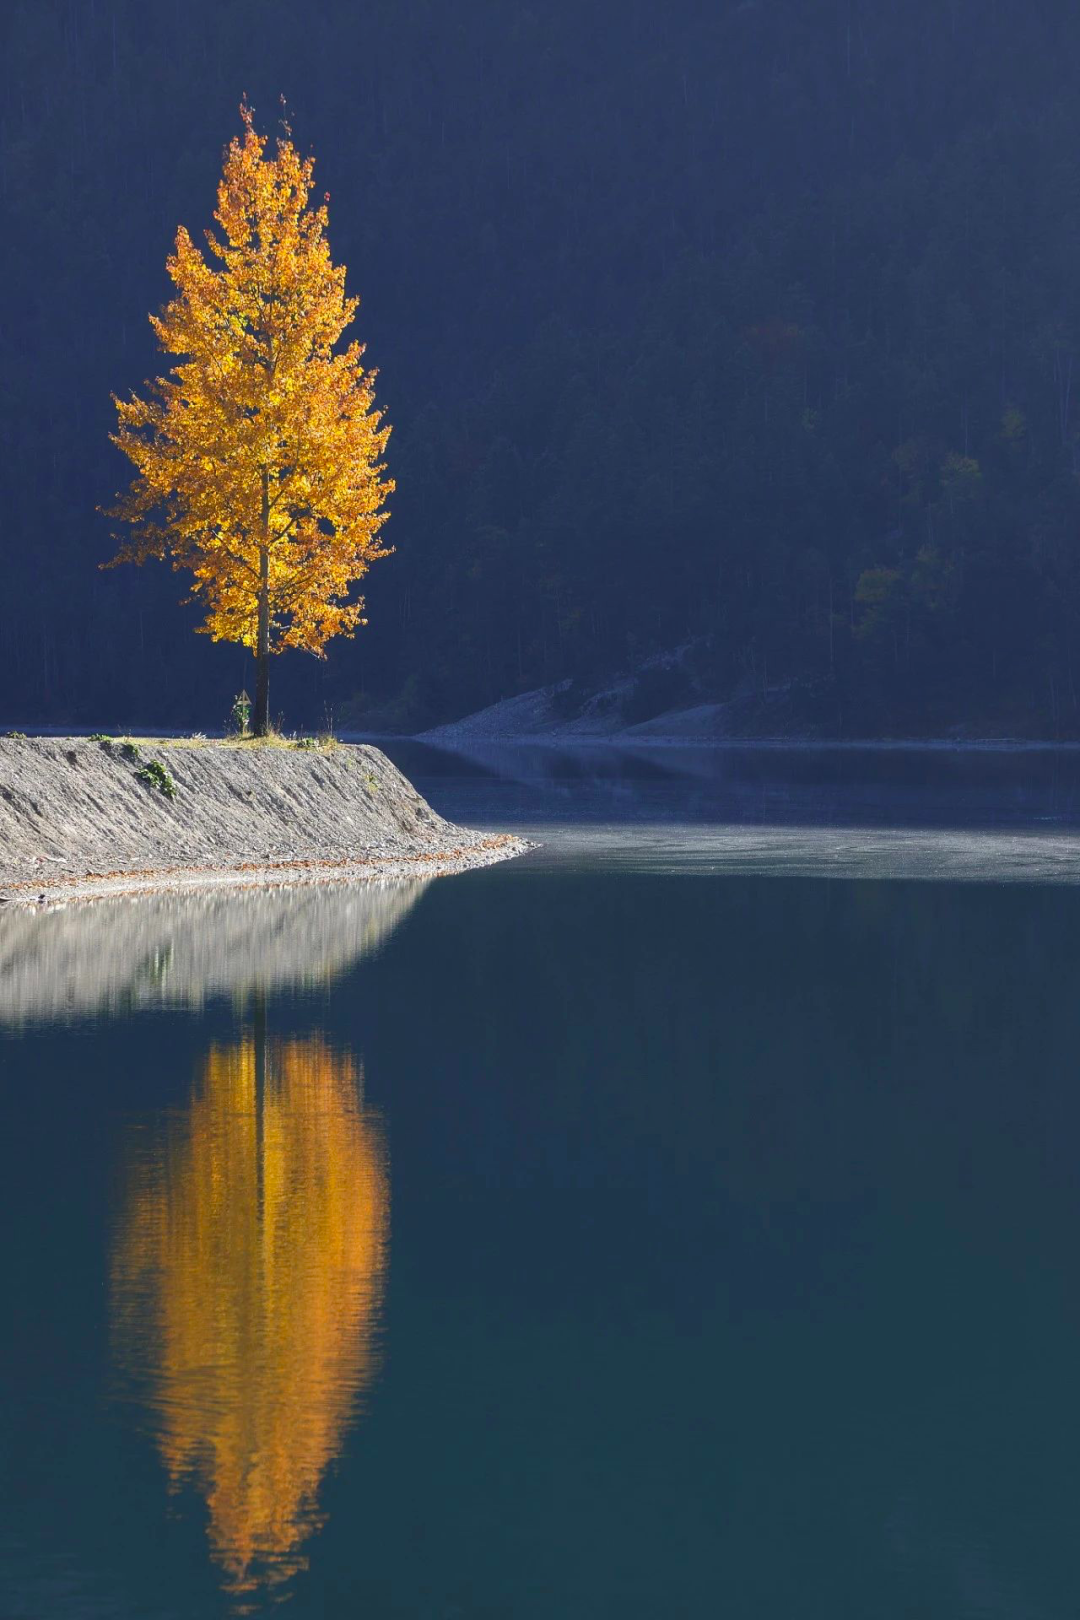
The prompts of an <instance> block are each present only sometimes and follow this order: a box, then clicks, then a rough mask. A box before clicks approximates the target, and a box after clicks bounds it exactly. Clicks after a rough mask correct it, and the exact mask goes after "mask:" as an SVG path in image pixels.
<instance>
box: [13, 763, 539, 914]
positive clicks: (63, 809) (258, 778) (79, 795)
mask: <svg viewBox="0 0 1080 1620" xmlns="http://www.w3.org/2000/svg"><path fill="white" fill-rule="evenodd" d="M530 847H531V846H530V844H529V843H528V842H527V841H526V840H525V839H523V838H519V837H516V836H515V835H513V834H512V833H492V832H482V831H478V830H476V829H473V828H469V827H459V826H455V825H454V824H453V823H452V822H449V821H447V820H446V819H445V818H444V817H442V816H440V815H437V814H436V812H435V811H434V810H433V809H432V808H431V806H430V805H429V804H428V803H427V801H426V800H425V799H424V798H423V797H422V795H421V794H419V793H418V792H417V791H416V789H415V788H414V787H413V785H412V783H411V782H410V781H409V780H408V779H407V778H406V777H405V776H403V775H402V773H401V772H400V771H399V770H398V769H397V767H396V766H395V765H394V764H393V763H392V762H391V761H390V760H389V759H387V757H386V755H385V754H383V753H382V752H381V751H380V750H378V749H376V748H371V747H364V746H359V747H350V746H349V745H348V744H335V745H334V746H333V747H332V748H324V749H321V750H320V749H304V748H300V749H297V748H281V747H272V748H267V749H258V748H256V749H251V750H248V749H239V748H235V747H229V746H221V745H218V744H215V743H213V742H209V741H206V740H200V741H194V740H192V741H190V742H177V743H175V744H173V745H171V746H168V745H165V744H164V743H162V742H160V741H158V740H153V741H151V740H149V739H142V740H140V741H139V742H138V743H136V742H134V741H132V740H122V741H121V740H117V739H113V738H108V737H98V736H91V737H89V738H75V737H71V736H70V735H69V736H66V737H63V738H45V737H39V738H30V737H7V738H0V915H2V914H3V913H4V912H7V911H10V910H11V909H13V908H23V907H38V908H40V907H42V906H52V905H64V904H67V903H68V902H70V901H75V900H87V899H96V898H98V897H102V896H106V895H135V894H160V893H170V892H180V891H182V890H189V889H196V888H202V889H206V888H210V889H227V888H230V887H233V888H235V887H244V888H252V887H255V886H266V885H277V886H281V885H297V884H309V883H317V882H339V883H340V882H359V881H365V880H368V879H393V878H416V877H435V876H440V875H443V874H450V873H454V872H465V871H469V870H471V869H474V868H478V867H483V866H490V865H492V864H493V863H494V862H496V861H502V860H508V859H510V858H511V857H513V856H515V855H519V854H523V853H524V852H525V851H526V850H527V849H529V848H530Z"/></svg>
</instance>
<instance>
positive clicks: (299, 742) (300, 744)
mask: <svg viewBox="0 0 1080 1620" xmlns="http://www.w3.org/2000/svg"><path fill="white" fill-rule="evenodd" d="M296 746H297V748H318V746H319V740H318V738H317V737H297V739H296Z"/></svg>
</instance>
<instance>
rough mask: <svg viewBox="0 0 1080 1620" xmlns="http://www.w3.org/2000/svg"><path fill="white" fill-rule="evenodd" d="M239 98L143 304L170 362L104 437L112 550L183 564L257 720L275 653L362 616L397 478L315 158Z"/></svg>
mask: <svg viewBox="0 0 1080 1620" xmlns="http://www.w3.org/2000/svg"><path fill="white" fill-rule="evenodd" d="M241 113H242V116H243V120H244V138H243V140H242V141H241V140H238V139H236V138H234V139H233V140H232V142H231V143H230V145H229V148H228V151H227V152H226V155H225V165H224V172H223V174H222V177H221V181H220V183H219V186H218V199H217V209H216V212H215V216H214V217H215V219H216V221H217V224H218V227H219V233H217V234H216V233H215V232H213V231H207V233H206V241H207V245H208V247H209V250H210V254H211V262H209V263H208V262H207V259H206V258H205V257H204V255H203V254H202V253H201V252H200V251H199V249H198V248H197V247H196V246H195V244H194V243H193V242H192V239H191V236H190V235H189V233H188V231H187V230H186V229H185V228H184V227H183V226H181V228H180V229H179V231H178V232H177V236H176V247H175V250H174V252H173V254H172V256H171V257H170V259H169V261H168V271H169V275H170V277H171V279H172V281H173V282H174V284H175V286H176V288H177V294H176V297H174V298H173V299H172V300H171V301H170V302H169V303H168V304H166V306H165V308H164V309H163V311H162V313H161V314H160V315H159V316H153V317H151V325H152V327H153V329H154V332H155V334H156V336H157V339H158V343H159V345H160V347H161V348H162V349H163V350H164V351H165V353H167V354H170V355H173V356H175V357H176V358H177V363H176V364H175V365H174V366H173V368H172V371H171V374H170V376H169V377H168V378H161V377H159V378H158V379H157V381H156V382H155V383H154V385H153V388H152V392H151V394H150V397H149V398H148V399H141V398H139V397H137V396H136V397H133V398H132V399H130V400H121V399H117V400H116V407H117V412H118V415H119V418H120V425H119V430H118V432H117V433H116V434H115V435H114V436H113V442H114V443H115V444H117V445H118V446H119V448H120V449H121V450H123V452H124V454H125V455H126V456H127V457H128V459H129V460H130V461H131V462H133V464H134V466H135V469H136V476H135V479H134V482H133V483H132V485H131V488H130V490H129V491H128V493H127V495H126V496H125V497H124V498H123V499H121V500H120V502H119V504H118V505H117V506H116V507H115V508H114V509H113V515H114V516H117V517H119V518H122V519H124V520H126V521H127V522H129V523H131V524H132V525H133V526H134V537H133V538H132V539H131V540H129V541H128V543H127V544H126V545H125V546H124V547H123V549H122V550H121V552H120V554H119V556H118V557H117V558H116V561H118V562H144V561H146V559H147V558H149V557H156V558H161V559H163V558H171V560H172V562H173V564H174V566H175V567H177V568H183V569H187V570H190V572H191V574H192V576H193V579H194V585H193V593H194V595H195V597H196V598H197V599H198V601H199V602H200V603H201V604H202V605H203V606H204V607H205V610H206V619H205V622H204V624H203V626H202V628H203V629H204V630H205V631H206V632H207V633H208V634H209V635H211V636H212V637H213V639H214V640H215V641H234V642H239V643H240V645H241V646H243V647H247V648H249V649H250V650H251V651H253V652H254V654H255V658H256V665H257V695H256V701H255V716H254V730H255V733H256V735H257V736H258V735H263V734H265V732H266V729H267V723H268V711H267V679H268V677H267V659H268V657H269V655H270V654H271V653H274V652H278V651H281V650H282V649H284V648H286V647H297V648H301V649H303V650H304V651H305V652H310V653H316V654H322V652H323V650H324V648H325V646H326V643H327V641H328V640H329V639H330V637H331V636H334V635H339V634H341V633H343V632H344V633H349V632H351V631H352V630H354V629H355V627H356V626H357V625H358V624H360V623H362V622H363V621H362V614H363V606H364V604H363V599H362V598H360V599H356V598H355V597H353V596H351V595H350V592H351V590H352V587H353V586H354V585H355V584H356V582H357V581H358V580H360V579H361V578H362V577H363V576H364V574H365V573H366V572H367V570H368V566H369V564H370V563H371V562H372V561H373V560H374V559H375V558H378V557H385V556H386V555H387V551H386V549H385V547H381V546H380V545H379V542H378V539H377V536H378V533H379V530H380V529H381V527H382V525H383V524H384V523H385V521H386V518H387V516H388V513H387V512H386V510H385V507H384V502H385V499H386V497H387V496H388V495H389V494H390V492H391V491H392V489H393V485H392V483H390V482H389V480H386V479H384V478H383V477H382V474H383V472H384V470H385V468H384V464H383V463H382V461H381V459H380V458H381V457H382V455H383V454H384V452H385V449H386V441H387V439H388V438H389V436H390V430H389V428H388V427H384V426H382V425H381V414H380V413H379V412H378V411H376V410H375V407H374V373H366V372H365V371H364V370H363V368H362V366H361V358H362V356H363V352H364V351H363V348H362V346H361V345H360V344H359V343H357V342H353V343H352V344H350V345H349V347H348V348H346V349H344V350H342V351H341V352H335V346H336V344H337V343H338V340H339V339H340V337H341V335H342V333H343V332H344V330H345V328H346V327H347V326H348V325H349V324H350V323H351V321H352V319H353V317H354V315H355V314H356V311H357V308H358V307H359V299H357V298H348V297H346V294H345V270H344V267H336V266H335V265H334V264H332V262H331V259H330V250H329V245H328V243H327V239H326V229H327V223H328V221H327V209H326V203H325V202H323V203H322V204H321V205H320V206H319V207H315V208H312V207H310V206H309V197H310V192H311V185H312V173H313V169H314V160H313V159H312V158H310V157H309V158H306V159H305V158H301V157H300V155H299V153H298V152H297V150H296V147H295V146H294V145H293V143H292V140H291V139H289V138H287V136H286V137H284V138H282V139H280V140H279V141H278V143H277V150H276V153H275V154H274V155H273V156H267V143H266V140H265V138H264V137H263V136H260V135H259V134H258V133H257V131H256V129H255V126H254V120H253V117H252V114H251V111H250V109H249V108H248V107H247V105H246V104H245V105H243V106H242V107H241ZM214 261H216V267H215V265H214Z"/></svg>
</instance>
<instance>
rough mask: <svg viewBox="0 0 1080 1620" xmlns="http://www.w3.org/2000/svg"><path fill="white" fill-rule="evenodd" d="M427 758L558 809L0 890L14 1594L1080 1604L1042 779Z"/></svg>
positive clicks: (1076, 1181)
mask: <svg viewBox="0 0 1080 1620" xmlns="http://www.w3.org/2000/svg"><path fill="white" fill-rule="evenodd" d="M407 756H408V757H407ZM402 759H403V762H404V763H408V764H411V765H412V766H413V768H416V767H417V763H418V759H419V763H420V764H421V765H423V766H424V768H425V779H424V786H425V787H426V788H428V789H429V791H430V792H431V794H432V796H433V798H434V799H435V800H436V802H437V803H438V804H439V806H440V807H441V808H445V809H447V810H448V811H451V812H456V813H461V814H462V815H465V814H471V815H472V816H473V818H474V819H478V820H481V821H487V822H488V823H490V824H493V825H503V826H505V825H511V824H516V825H522V826H525V827H527V828H530V829H532V830H533V831H534V832H535V833H536V835H537V836H538V837H539V838H541V839H542V840H543V841H544V848H543V849H541V850H539V851H537V852H536V853H534V854H532V855H530V856H528V857H526V858H524V859H522V860H520V861H515V862H511V863H508V864H506V865H503V866H499V867H495V868H491V869H489V870H487V871H483V872H477V873H472V874H468V875H466V876H463V877H459V878H453V879H445V880H439V881H436V882H434V883H430V884H427V885H399V886H391V887H387V888H369V889H363V890H359V889H353V890H349V889H334V888H327V889H319V890H309V891H294V892H292V893H290V892H282V893H269V894H248V895H237V896H233V897H231V898H229V899H226V900H222V899H221V898H220V897H219V898H217V899H212V898H205V897H204V898H199V897H188V898H186V899H184V900H183V901H179V900H169V901H166V900H156V901H145V902H138V903H129V904H125V903H109V904H101V905H97V906H93V907H88V908H85V909H73V910H69V911H66V912H57V913H51V914H49V915H47V916H45V917H42V918H26V919H21V918H15V917H8V918H2V919H0V1077H2V1087H0V1110H2V1129H0V1187H2V1189H3V1198H4V1200H5V1211H4V1224H3V1228H2V1233H3V1236H2V1242H0V1251H2V1265H3V1299H4V1302H5V1324H6V1325H5V1330H4V1333H3V1336H2V1347H0V1356H2V1360H0V1372H2V1377H3V1402H2V1428H0V1459H2V1476H0V1477H2V1506H3V1514H2V1517H0V1614H3V1615H4V1616H10V1617H12V1620H38V1617H49V1620H52V1617H57V1620H74V1617H79V1620H84V1617H85V1620H91V1617H93V1620H98V1617H105V1616H117V1617H125V1620H126V1617H133V1620H134V1617H136V1616H138V1617H140V1620H142V1617H147V1620H150V1617H162V1620H165V1617H168V1620H180V1617H184V1620H187V1617H196V1616H198V1617H202V1616H210V1617H215V1616H225V1615H230V1614H238V1613H256V1614H261V1613H267V1612H272V1611H274V1610H275V1609H276V1608H277V1606H278V1605H279V1604H281V1603H283V1602H286V1603H287V1604H288V1609H287V1612H288V1613H289V1614H290V1615H294V1616H297V1617H298V1620H300V1617H302V1620H308V1617H314V1616H323V1615H329V1616H335V1617H336V1616H342V1617H351V1616H371V1617H375V1620H421V1617H423V1620H428V1617H432V1620H436V1617H437V1620H444V1617H445V1620H449V1617H456V1620H496V1617H498V1620H548V1617H552V1620H555V1617H558V1620H600V1617H603V1620H608V1617H611V1620H615V1617H622V1616H630V1617H641V1620H645V1617H649V1620H652V1617H667V1616H673V1617H675V1616H678V1617H683V1616H685V1617H687V1620H697V1617H711V1616H714V1615H721V1614H723V1615H725V1616H731V1617H737V1620H743V1617H745V1620H789V1617H792V1616H800V1617H815V1620H817V1617H821V1620H840V1617H847V1616H850V1617H852V1620H855V1617H859V1620H863V1617H866V1616H870V1615H873V1616H875V1617H877V1616H881V1617H888V1620H891V1617H893V1616H895V1617H898V1620H899V1617H901V1616H903V1617H909V1616H919V1617H922V1616H931V1617H936V1616H942V1617H943V1620H944V1617H959V1620H976V1617H978V1620H982V1617H987V1620H989V1617H998V1616H1006V1615H1008V1616H1024V1617H1029V1616H1030V1617H1043V1616H1063V1617H1064V1616H1066V1615H1072V1614H1074V1613H1075V1612H1076V1608H1077V1597H1078V1593H1077V1577H1076V1574H1075V1569H1074V1563H1075V1560H1074V1558H1073V1555H1072V1549H1073V1539H1074V1527H1075V1524H1076V1522H1077V1518H1078V1512H1080V1472H1078V1465H1077V1461H1076V1454H1077V1434H1078V1432H1080V1393H1078V1390H1077V1378H1076V1366H1077V1364H1078V1361H1080V1306H1078V1299H1080V1294H1078V1288H1077V1280H1076V1279H1077V1270H1078V1262H1077V1259H1076V1250H1077V1234H1078V1232H1080V1176H1078V1173H1077V1162H1078V1147H1077V1143H1078V1140H1080V1088H1078V1085H1077V1063H1078V1059H1077V1053H1078V1052H1080V998H1078V995H1077V989H1078V985H1080V885H1078V883H1077V877H1078V875H1080V835H1078V834H1077V832H1076V831H1075V830H1074V817H1073V810H1072V789H1071V785H1070V783H1069V782H1068V780H1062V778H1060V777H1059V776H1058V775H1056V774H1055V773H1054V772H1053V771H1051V770H1049V768H1048V767H1047V766H1046V764H1045V761H1044V762H1042V763H1037V764H1035V765H1032V763H1031V762H1030V761H1029V762H1024V761H1022V760H1021V761H1019V762H1017V761H1013V762H1011V763H1010V764H1008V766H1007V767H1000V768H999V764H998V763H996V762H995V763H992V764H991V765H990V766H989V767H988V766H986V765H985V763H979V762H977V761H976V762H975V763H974V764H971V763H969V764H968V765H967V766H965V767H964V768H963V769H962V770H955V769H954V768H953V766H952V765H951V764H950V765H948V766H940V765H938V766H930V767H928V766H926V764H925V762H924V763H923V764H921V765H920V764H919V763H917V762H915V763H911V762H909V763H908V765H905V766H896V765H895V762H889V761H886V762H885V763H884V764H881V765H880V766H879V768H877V769H875V767H874V765H873V764H872V763H866V762H864V763H862V764H860V765H854V766H853V765H851V764H850V763H848V764H844V765H843V766H842V767H837V768H835V769H833V770H832V771H831V772H830V770H828V769H824V770H823V768H822V767H821V765H820V764H819V765H817V766H814V767H807V766H800V765H799V764H798V762H796V763H795V765H792V764H791V763H790V762H785V761H774V762H773V763H772V765H770V766H768V767H761V766H760V765H752V766H749V767H746V768H745V769H742V768H740V769H737V770H735V771H734V773H733V774H723V773H721V774H719V775H718V774H717V773H715V772H713V773H712V774H709V772H707V771H706V772H704V773H703V774H699V775H698V776H697V777H696V778H695V777H691V776H690V775H688V774H687V773H688V770H689V766H685V762H680V761H676V760H673V761H670V762H666V763H665V762H661V763H660V764H657V763H655V762H652V763H648V764H647V765H646V766H645V767H639V766H638V765H636V764H634V763H633V762H631V763H629V764H627V763H625V762H624V764H623V765H622V766H620V767H618V768H615V767H614V766H613V765H605V766H603V768H601V769H599V770H594V769H592V768H591V767H590V766H589V764H588V763H587V762H586V761H585V759H584V757H583V756H581V755H577V756H573V757H572V758H563V759H558V758H556V757H555V756H553V755H549V756H546V759H545V761H544V762H542V764H541V765H539V766H538V765H537V763H536V761H535V759H534V758H533V757H531V756H526V755H524V754H518V755H514V754H504V755H502V756H501V757H500V758H499V759H498V760H494V761H493V760H492V759H491V758H488V759H486V760H484V761H477V760H476V759H475V758H474V759H472V760H470V761H460V760H449V759H445V758H444V759H435V758H433V757H431V756H430V755H428V756H425V757H424V758H420V757H419V756H418V755H417V754H416V752H415V750H413V751H412V752H411V754H410V751H408V750H406V751H404V752H403V754H402ZM690 763H691V764H692V762H690ZM800 771H801V773H802V774H801V776H800ZM890 771H891V772H892V773H893V775H892V777H891V778H890V774H889V773H890ZM748 773H749V779H748ZM845 773H846V774H845ZM920 773H921V774H920ZM935 773H936V774H935ZM1066 775H1067V773H1066ZM890 807H891V808H890Z"/></svg>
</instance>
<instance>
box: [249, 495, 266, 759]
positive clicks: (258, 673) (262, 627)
mask: <svg viewBox="0 0 1080 1620" xmlns="http://www.w3.org/2000/svg"><path fill="white" fill-rule="evenodd" d="M269 528H270V480H269V477H268V476H267V474H266V473H265V472H264V473H263V480H262V544H261V545H260V547H259V621H258V626H257V628H256V632H255V715H254V718H253V720H252V726H251V730H252V733H253V735H254V736H256V737H265V736H266V735H267V734H268V732H269V730H270V551H269V547H268V545H267V541H268V538H269Z"/></svg>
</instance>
